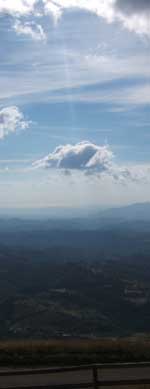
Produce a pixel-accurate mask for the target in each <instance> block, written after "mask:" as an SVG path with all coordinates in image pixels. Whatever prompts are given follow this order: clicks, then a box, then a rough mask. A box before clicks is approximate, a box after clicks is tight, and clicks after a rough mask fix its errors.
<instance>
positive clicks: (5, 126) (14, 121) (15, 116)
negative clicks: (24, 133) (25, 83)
mask: <svg viewBox="0 0 150 389" xmlns="http://www.w3.org/2000/svg"><path fill="white" fill-rule="evenodd" d="M28 126H29V122H27V121H25V119H24V115H23V113H22V112H21V111H20V110H19V108H18V107H16V106H11V107H6V108H2V109H1V110H0V139H3V138H5V137H6V136H7V135H9V134H10V133H13V132H16V131H17V129H22V130H24V129H25V128H27V127H28Z"/></svg>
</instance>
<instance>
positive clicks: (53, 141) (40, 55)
mask: <svg viewBox="0 0 150 389" xmlns="http://www.w3.org/2000/svg"><path fill="white" fill-rule="evenodd" d="M0 35H1V45H0V208H3V207H4V208H8V209H9V208H29V207H31V208H32V207H33V208H38V207H89V206H99V207H107V206H113V205H115V206H116V205H118V206H120V205H124V204H128V203H134V202H144V201H149V200H150V128H149V125H150V0H142V1H141V0H92V1H91V0H55V1H51V0H13V1H12V0H0Z"/></svg>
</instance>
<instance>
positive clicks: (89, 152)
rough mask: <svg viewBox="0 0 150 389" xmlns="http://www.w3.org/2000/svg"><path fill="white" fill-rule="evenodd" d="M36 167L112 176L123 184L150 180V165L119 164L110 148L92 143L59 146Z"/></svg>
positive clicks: (36, 164)
mask: <svg viewBox="0 0 150 389" xmlns="http://www.w3.org/2000/svg"><path fill="white" fill-rule="evenodd" d="M33 168H36V169H38V168H40V169H41V168H44V169H52V170H57V171H60V172H62V173H63V174H66V172H67V173H73V172H74V173H78V172H80V173H84V174H86V175H90V177H91V176H92V175H93V176H94V177H98V178H100V177H101V178H104V177H109V178H111V179H113V180H114V181H119V182H120V183H122V184H124V183H129V182H138V181H143V182H146V181H148V180H149V179H150V166H147V165H146V166H145V165H144V166H136V165H135V166H134V165H131V166H124V165H118V164H116V163H115V162H114V154H113V152H112V150H111V148H110V147H109V146H108V145H104V146H99V145H96V144H93V143H91V142H88V141H83V142H80V143H77V144H75V145H70V144H67V145H64V146H58V147H57V148H56V149H55V150H54V151H53V152H52V153H50V154H49V155H48V156H46V157H45V158H43V159H41V160H38V161H36V162H34V163H33Z"/></svg>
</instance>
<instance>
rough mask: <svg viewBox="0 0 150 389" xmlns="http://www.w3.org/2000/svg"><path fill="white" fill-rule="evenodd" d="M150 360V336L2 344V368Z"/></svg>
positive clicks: (21, 341)
mask: <svg viewBox="0 0 150 389" xmlns="http://www.w3.org/2000/svg"><path fill="white" fill-rule="evenodd" d="M149 360H150V337H148V336H145V337H139V338H138V337H132V338H122V339H117V338H109V339H96V340H89V339H84V340H81V339H69V340H62V339H61V340H58V339H57V340H44V341H43V340H41V341H39V340H37V341H29V340H27V341H25V340H20V341H7V342H0V366H11V367H14V366H15V367H17V366H18V367H19V366H27V367H28V366H29V367H31V366H33V367H35V366H36V367H37V366H42V365H43V366H64V365H78V364H88V363H89V364H91V363H105V362H107V363H112V362H137V361H149Z"/></svg>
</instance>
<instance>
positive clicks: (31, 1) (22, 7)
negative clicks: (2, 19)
mask: <svg viewBox="0 0 150 389" xmlns="http://www.w3.org/2000/svg"><path fill="white" fill-rule="evenodd" d="M36 2H37V0H0V12H3V13H8V14H11V15H14V16H15V15H26V14H29V13H31V12H32V11H33V10H34V6H35V4H36Z"/></svg>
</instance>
